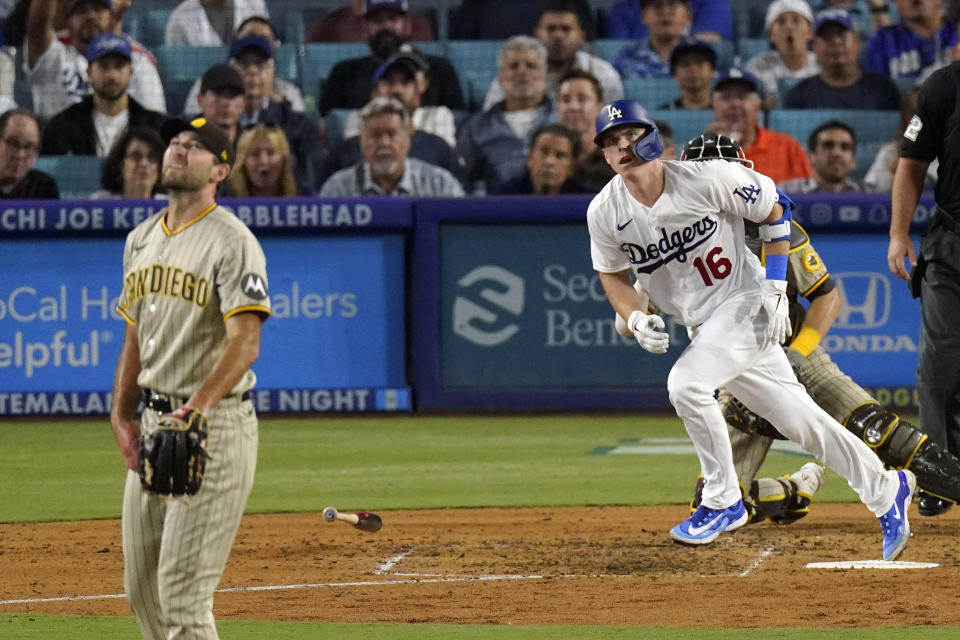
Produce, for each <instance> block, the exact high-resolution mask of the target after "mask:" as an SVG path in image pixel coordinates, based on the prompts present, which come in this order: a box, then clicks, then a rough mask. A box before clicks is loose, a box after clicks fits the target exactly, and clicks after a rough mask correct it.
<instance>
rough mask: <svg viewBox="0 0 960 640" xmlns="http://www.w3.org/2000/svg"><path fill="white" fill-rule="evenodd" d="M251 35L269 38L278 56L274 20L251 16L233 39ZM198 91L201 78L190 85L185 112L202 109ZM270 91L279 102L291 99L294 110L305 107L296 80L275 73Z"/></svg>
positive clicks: (301, 109) (274, 53) (242, 23)
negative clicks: (198, 101) (199, 103)
mask: <svg viewBox="0 0 960 640" xmlns="http://www.w3.org/2000/svg"><path fill="white" fill-rule="evenodd" d="M251 35H254V36H260V37H261V38H264V39H266V40H268V41H269V42H270V44H271V46H272V48H273V56H274V58H276V56H277V46H278V45H279V41H278V40H277V30H276V29H275V28H274V26H273V23H272V22H270V21H269V20H267V19H266V18H264V17H263V16H250V17H249V18H247V19H246V20H244V21H243V22H241V23H240V26H239V27H237V32H236V33H235V34H234V36H233V39H234V41H236V40H240V39H241V38H245V37H246V36H251ZM198 93H200V78H197V80H196V82H194V83H193V86H192V87H190V93H189V94H188V95H187V99H186V101H185V102H184V104H183V112H184V113H196V112H197V111H199V110H200V105H198V104H197V94H198ZM270 93H271V95H272V96H273V99H274V100H277V101H278V102H279V101H282V100H283V98H286V99H287V100H289V101H290V108H291V109H293V110H294V111H304V109H305V107H304V104H303V93H302V92H301V91H300V87H299V85H297V83H296V82H292V81H290V80H287V79H286V78H279V77H276V74H274V79H273V89H272V90H271V91H270Z"/></svg>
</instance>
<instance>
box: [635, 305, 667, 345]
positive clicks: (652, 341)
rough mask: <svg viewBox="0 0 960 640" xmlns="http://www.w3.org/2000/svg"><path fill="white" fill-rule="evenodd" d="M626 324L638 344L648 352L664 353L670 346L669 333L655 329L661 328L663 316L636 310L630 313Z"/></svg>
mask: <svg viewBox="0 0 960 640" xmlns="http://www.w3.org/2000/svg"><path fill="white" fill-rule="evenodd" d="M627 326H628V327H630V331H632V332H633V336H634V337H635V338H636V339H637V342H639V343H640V346H641V347H643V348H644V349H646V350H647V351H649V352H650V353H666V352H667V347H668V346H670V334H669V333H664V332H663V331H657V329H663V327H664V326H665V325H664V324H663V318H661V317H660V316H656V315H647V314H646V313H644V312H643V311H640V310H637V311H634V312H633V313H631V314H630V317H629V318H628V319H627Z"/></svg>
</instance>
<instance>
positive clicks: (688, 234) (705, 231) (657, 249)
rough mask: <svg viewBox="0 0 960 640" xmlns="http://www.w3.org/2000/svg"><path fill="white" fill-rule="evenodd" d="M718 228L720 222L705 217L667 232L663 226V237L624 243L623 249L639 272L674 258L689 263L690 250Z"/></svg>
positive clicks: (661, 264) (657, 266) (652, 270)
mask: <svg viewBox="0 0 960 640" xmlns="http://www.w3.org/2000/svg"><path fill="white" fill-rule="evenodd" d="M716 231H717V221H716V220H715V219H714V218H712V217H711V216H704V217H703V218H701V219H700V220H697V221H696V222H694V223H693V224H690V225H687V226H686V227H682V228H680V229H675V230H674V231H671V232H669V233H667V230H666V229H663V228H661V229H660V239H659V240H658V241H656V242H651V243H649V244H647V245H646V246H640V245H638V244H634V243H632V242H624V243H623V244H621V245H620V249H621V250H622V251H623V252H624V253H626V254H627V256H629V258H630V262H631V264H634V265H636V270H637V273H653V272H654V271H656V270H657V269H659V268H660V267H661V266H663V265H665V264H667V263H668V262H670V261H671V260H676V261H677V262H686V260H687V253H689V252H690V251H692V250H693V249H695V248H697V247H699V246H700V245H702V244H703V243H704V242H706V241H707V240H709V239H710V238H711V237H712V236H713V234H714V233H716Z"/></svg>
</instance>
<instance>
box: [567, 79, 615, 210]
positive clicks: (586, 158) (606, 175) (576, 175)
mask: <svg viewBox="0 0 960 640" xmlns="http://www.w3.org/2000/svg"><path fill="white" fill-rule="evenodd" d="M604 102H605V100H604V98H603V89H601V88H600V82H599V81H598V80H597V78H596V77H595V76H594V75H593V74H592V73H590V72H589V71H580V70H578V69H574V70H572V71H568V72H567V74H566V75H565V76H563V77H562V78H560V88H559V89H558V90H557V118H558V119H559V120H560V122H561V123H563V125H564V126H565V127H567V128H568V129H571V130H572V131H575V132H577V135H579V136H580V144H579V145H578V147H579V152H578V153H577V154H576V155H575V156H574V159H573V179H574V180H576V181H577V182H578V183H579V184H582V185H583V186H584V187H587V188H588V189H590V190H591V192H592V193H597V192H598V191H600V189H602V188H603V187H604V185H606V184H607V183H608V182H609V181H610V178H612V177H613V176H615V175H616V173H615V172H614V170H613V169H611V168H610V165H608V164H607V161H606V160H604V159H603V152H602V151H601V150H600V147H598V146H597V145H595V144H594V143H593V138H594V136H595V135H596V134H597V130H596V124H595V123H596V120H597V114H598V113H599V112H600V107H602V106H603V104H604Z"/></svg>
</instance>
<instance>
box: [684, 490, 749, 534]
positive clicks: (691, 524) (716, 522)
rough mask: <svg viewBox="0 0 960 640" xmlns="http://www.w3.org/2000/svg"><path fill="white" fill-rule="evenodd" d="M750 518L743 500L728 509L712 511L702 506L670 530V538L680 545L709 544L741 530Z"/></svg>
mask: <svg viewBox="0 0 960 640" xmlns="http://www.w3.org/2000/svg"><path fill="white" fill-rule="evenodd" d="M748 518H749V516H748V515H747V510H746V509H745V508H744V506H743V500H737V501H736V502H735V503H733V504H732V505H731V506H729V507H727V508H726V509H711V508H709V507H705V506H703V505H702V504H701V505H700V506H699V507H697V510H696V511H694V512H693V513H692V514H691V515H690V517H689V518H687V519H686V520H684V521H683V522H681V523H680V524H678V525H677V526H675V527H674V528H673V529H670V537H671V538H673V540H674V542H679V543H680V544H708V543H710V542H713V541H714V540H716V538H717V536H718V535H720V534H721V533H723V532H724V531H733V530H734V529H739V528H740V527H742V526H743V525H745V524H746V523H747V520H748Z"/></svg>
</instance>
